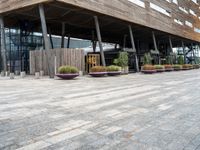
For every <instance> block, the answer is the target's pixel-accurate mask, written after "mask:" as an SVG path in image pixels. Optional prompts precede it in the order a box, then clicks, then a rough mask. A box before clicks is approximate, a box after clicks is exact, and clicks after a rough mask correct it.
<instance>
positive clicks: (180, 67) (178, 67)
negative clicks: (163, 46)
mask: <svg viewBox="0 0 200 150" xmlns="http://www.w3.org/2000/svg"><path fill="white" fill-rule="evenodd" d="M173 69H174V71H180V70H182V65H173Z"/></svg>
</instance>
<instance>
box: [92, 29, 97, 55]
mask: <svg viewBox="0 0 200 150" xmlns="http://www.w3.org/2000/svg"><path fill="white" fill-rule="evenodd" d="M92 48H93V52H94V53H95V52H96V48H97V41H96V40H95V34H94V31H92Z"/></svg>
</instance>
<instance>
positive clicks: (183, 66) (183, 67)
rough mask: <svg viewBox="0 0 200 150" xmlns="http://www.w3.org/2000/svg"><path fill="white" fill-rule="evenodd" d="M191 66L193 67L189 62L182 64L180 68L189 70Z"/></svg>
mask: <svg viewBox="0 0 200 150" xmlns="http://www.w3.org/2000/svg"><path fill="white" fill-rule="evenodd" d="M191 68H193V66H192V65H191V64H184V65H182V70H190V69H191Z"/></svg>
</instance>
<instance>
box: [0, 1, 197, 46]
mask: <svg viewBox="0 0 200 150" xmlns="http://www.w3.org/2000/svg"><path fill="white" fill-rule="evenodd" d="M44 2H52V3H54V2H61V3H64V4H66V5H63V7H67V5H73V6H76V7H78V8H82V9H86V10H89V11H91V12H93V13H99V14H103V15H107V16H111V17H114V18H117V19H120V20H123V21H126V22H129V23H134V24H138V25H142V26H145V27H149V28H152V29H156V30H159V31H162V32H166V33H169V34H173V35H177V36H180V37H183V38H187V39H190V40H194V41H198V42H200V33H197V32H194V27H196V28H200V19H199V17H200V9H199V4H195V3H194V2H192V1H191V0H178V5H176V4H175V3H173V2H171V3H169V2H168V1H166V0H144V2H145V8H142V7H140V6H138V5H136V4H134V3H132V2H130V1H128V0H1V1H0V14H1V13H5V12H8V11H12V10H15V9H20V8H23V7H27V6H31V5H35V4H38V3H44ZM150 3H153V4H156V5H157V6H160V7H162V8H164V9H165V10H167V11H168V12H170V14H171V17H169V16H166V15H164V14H162V13H160V12H158V11H155V10H153V9H152V8H150ZM179 7H183V8H185V9H186V10H187V11H189V9H191V10H193V11H194V12H195V13H196V15H197V17H195V16H193V15H192V14H190V13H188V14H186V13H184V12H183V11H181V10H180V9H179ZM174 19H180V20H182V21H183V22H184V25H183V26H181V25H179V24H177V23H175V22H174ZM185 21H189V22H191V23H192V24H193V27H192V28H190V27H188V26H186V25H185Z"/></svg>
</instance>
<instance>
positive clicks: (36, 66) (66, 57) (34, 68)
mask: <svg viewBox="0 0 200 150" xmlns="http://www.w3.org/2000/svg"><path fill="white" fill-rule="evenodd" d="M41 57H42V59H41ZM55 57H56V67H57V69H56V70H57V71H58V68H59V67H60V66H62V65H70V66H75V67H77V68H78V69H79V70H80V71H83V72H85V56H84V51H83V50H82V49H51V50H49V51H39V50H35V51H30V74H35V72H39V71H41V70H43V71H44V74H45V75H49V71H48V64H47V62H49V67H51V69H52V70H55ZM47 59H49V61H47Z"/></svg>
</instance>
